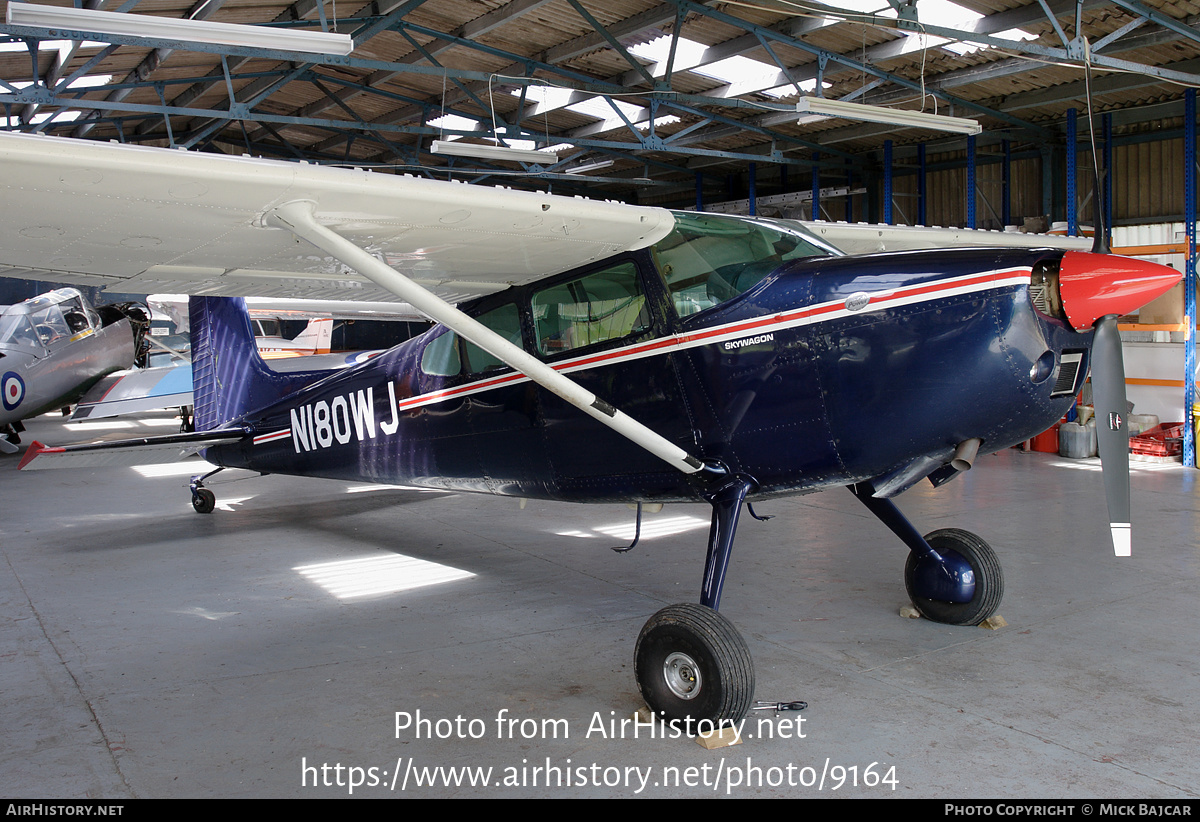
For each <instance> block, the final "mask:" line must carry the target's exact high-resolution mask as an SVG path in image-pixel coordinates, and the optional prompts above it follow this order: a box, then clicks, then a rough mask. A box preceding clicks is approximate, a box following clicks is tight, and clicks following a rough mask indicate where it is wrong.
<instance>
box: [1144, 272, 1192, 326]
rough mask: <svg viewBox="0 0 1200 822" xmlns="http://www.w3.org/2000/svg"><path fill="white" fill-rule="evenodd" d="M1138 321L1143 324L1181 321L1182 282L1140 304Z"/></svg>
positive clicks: (1170, 323)
mask: <svg viewBox="0 0 1200 822" xmlns="http://www.w3.org/2000/svg"><path fill="white" fill-rule="evenodd" d="M1138 322H1140V323H1142V324H1143V325H1178V324H1180V323H1181V322H1183V283H1182V282H1179V283H1176V284H1175V286H1174V288H1172V289H1171V290H1170V291H1168V292H1167V293H1166V294H1163V295H1162V296H1161V297H1158V298H1157V299H1154V300H1152V301H1150V302H1149V303H1147V304H1146V305H1144V306H1142V309H1141V311H1139V312H1138Z"/></svg>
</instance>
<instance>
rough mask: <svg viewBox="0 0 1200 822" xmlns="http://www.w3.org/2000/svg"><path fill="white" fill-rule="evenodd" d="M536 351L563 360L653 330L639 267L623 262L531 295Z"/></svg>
mask: <svg viewBox="0 0 1200 822" xmlns="http://www.w3.org/2000/svg"><path fill="white" fill-rule="evenodd" d="M533 327H534V329H535V332H536V338H537V346H538V351H540V352H541V353H542V354H544V355H553V354H559V353H562V352H563V351H571V350H573V349H575V348H581V347H583V346H585V345H593V344H595V343H601V342H605V341H607V340H615V339H620V338H621V337H627V336H629V335H630V334H634V333H636V332H638V331H645V330H646V329H648V328H649V327H650V312H649V311H648V310H647V308H646V295H645V294H644V293H643V292H642V284H641V280H640V279H639V278H638V270H637V266H636V265H635V264H634V263H633V262H624V263H619V264H617V265H614V266H611V267H609V268H605V269H602V270H600V271H594V272H592V273H591V274H587V275H585V276H583V277H579V278H577V279H574V280H571V281H569V282H565V283H559V284H558V285H553V286H550V287H549V288H544V289H542V290H541V291H538V292H537V293H535V294H534V295H533Z"/></svg>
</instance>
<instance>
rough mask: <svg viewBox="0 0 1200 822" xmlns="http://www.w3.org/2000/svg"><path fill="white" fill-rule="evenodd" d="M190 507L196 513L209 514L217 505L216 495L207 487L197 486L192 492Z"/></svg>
mask: <svg viewBox="0 0 1200 822" xmlns="http://www.w3.org/2000/svg"><path fill="white" fill-rule="evenodd" d="M192 507H193V508H195V509H196V513H197V514H211V513H212V512H213V509H214V508H216V507H217V495H216V494H214V493H213V492H212V491H209V490H208V489H207V488H197V489H196V490H195V491H193V492H192Z"/></svg>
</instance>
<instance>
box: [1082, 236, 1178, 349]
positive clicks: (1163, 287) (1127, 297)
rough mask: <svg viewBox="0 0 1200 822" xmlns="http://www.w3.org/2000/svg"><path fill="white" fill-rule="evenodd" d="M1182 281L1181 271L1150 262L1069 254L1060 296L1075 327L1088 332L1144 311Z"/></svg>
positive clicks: (1107, 255) (1088, 254) (1111, 255)
mask: <svg viewBox="0 0 1200 822" xmlns="http://www.w3.org/2000/svg"><path fill="white" fill-rule="evenodd" d="M1182 277H1183V273H1182V272H1180V271H1176V270H1175V269H1173V268H1171V267H1169V266H1165V265H1159V264H1158V263H1151V262H1147V261H1146V260H1135V259H1133V258H1132V257H1120V256H1117V255H1115V254H1096V253H1091V252H1086V251H1068V252H1066V253H1065V254H1063V258H1062V263H1061V264H1060V265H1059V294H1060V295H1061V297H1062V303H1063V308H1064V309H1065V310H1066V313H1067V320H1068V321H1069V322H1070V323H1071V327H1072V328H1074V329H1075V330H1076V331H1086V330H1087V329H1089V328H1091V327H1092V325H1093V324H1095V322H1096V320H1098V319H1100V318H1101V317H1104V316H1107V315H1109V314H1116V315H1121V314H1128V313H1129V312H1131V311H1134V310H1136V309H1138V308H1141V307H1142V306H1143V305H1145V304H1146V303H1148V302H1150V301H1151V300H1153V299H1154V298H1155V297H1157V296H1159V295H1160V294H1163V293H1164V292H1166V291H1167V290H1168V289H1169V288H1171V286H1173V285H1175V283H1177V282H1179V280H1180V279H1181V278H1182Z"/></svg>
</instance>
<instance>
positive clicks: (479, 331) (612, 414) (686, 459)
mask: <svg viewBox="0 0 1200 822" xmlns="http://www.w3.org/2000/svg"><path fill="white" fill-rule="evenodd" d="M315 205H316V204H315V203H314V202H312V201H311V200H297V201H294V202H291V203H286V204H284V205H281V206H279V207H278V208H276V209H274V210H273V211H271V212H269V213H268V214H267V215H266V219H265V222H266V224H267V225H270V226H274V227H277V228H283V229H286V230H288V231H290V232H292V233H293V234H295V235H296V236H297V237H300V238H301V239H304V240H307V241H308V242H310V243H312V244H313V245H315V246H316V247H317V248H319V249H321V250H322V251H324V252H325V253H326V254H330V255H332V256H333V257H334V258H335V259H337V260H339V261H340V262H342V263H345V264H346V265H347V266H349V267H350V268H353V269H354V270H355V271H357V272H358V273H359V274H361V275H363V276H364V277H366V278H367V279H369V280H371V281H372V282H374V283H375V284H376V285H378V286H380V287H381V288H385V289H387V290H388V291H390V292H392V293H393V294H395V295H396V296H398V297H399V298H400V299H402V300H404V301H405V302H407V303H408V304H409V305H412V306H413V307H414V308H416V309H417V310H418V311H420V312H421V313H422V314H425V315H426V316H427V317H429V318H430V319H432V320H433V321H434V322H438V323H441V324H442V325H444V326H446V327H447V328H449V329H451V330H452V331H454V332H455V333H457V334H460V335H462V336H463V337H465V338H466V339H468V340H470V341H471V342H473V343H475V345H477V346H479V347H480V348H482V349H483V350H484V351H487V352H488V353H489V354H491V355H493V356H495V357H498V358H499V359H500V360H501V361H502V362H503V363H504V364H505V365H508V366H509V367H510V368H513V369H515V370H516V371H519V372H521V373H522V374H524V375H525V376H527V377H529V379H531V380H533V381H534V382H535V383H537V384H538V385H540V386H542V387H543V388H545V389H546V390H547V391H551V392H553V393H555V394H557V395H558V396H560V397H562V398H563V399H564V400H566V401H567V402H569V403H571V405H573V406H575V407H576V408H578V409H579V410H580V411H583V412H584V413H585V414H587V415H589V416H591V417H594V418H595V419H596V420H598V421H600V422H601V423H603V424H604V425H607V426H608V427H609V428H611V429H612V430H614V431H616V432H617V433H618V434H620V435H621V436H623V437H625V438H626V439H628V440H630V441H631V442H633V443H634V444H636V445H639V446H641V447H642V448H644V449H646V450H647V451H649V452H650V453H651V454H654V456H656V457H658V458H660V459H662V460H663V461H665V462H667V463H668V464H670V465H671V466H672V467H673V468H677V469H678V470H680V471H682V472H683V473H685V474H697V473H698V472H700V471H704V470H706V469H709V470H716V469H713V468H712V467H710V466H707V465H705V463H703V462H701V461H700V460H699V459H697V458H696V457H693V456H692V455H691V454H689V453H688V452H687V451H684V450H683V449H682V448H680V447H679V446H677V445H675V444H674V443H672V442H671V441H670V440H668V439H666V438H665V437H663V436H661V435H659V434H657V433H655V432H654V431H652V430H651V429H649V428H647V427H646V426H644V425H642V424H641V423H640V422H637V421H636V420H634V419H633V418H632V417H630V416H628V415H626V414H624V413H622V412H621V411H618V410H617V409H616V408H613V407H612V406H611V405H609V404H608V403H606V402H605V401H604V400H602V399H600V398H599V397H597V396H596V395H595V394H593V393H592V392H591V391H588V390H587V389H585V388H583V387H582V386H581V385H579V384H578V383H576V382H575V381H574V380H571V379H569V378H567V377H564V376H563V375H562V374H560V373H559V372H557V371H555V370H554V369H553V368H551V367H550V366H548V365H546V364H545V363H544V362H542V361H541V360H539V359H537V358H536V357H533V356H532V355H530V354H528V353H527V352H526V351H525V349H523V348H520V347H519V346H516V345H513V344H512V343H511V342H509V341H508V340H506V339H504V338H503V337H501V336H500V335H499V334H497V333H496V332H494V331H492V330H491V329H490V328H488V327H486V326H485V325H483V324H482V323H480V322H479V321H477V320H475V319H473V318H471V317H468V316H467V315H466V314H464V313H463V312H461V311H459V310H458V309H457V308H455V307H454V306H452V305H450V304H449V303H447V302H446V301H445V300H443V299H441V298H440V297H437V296H436V295H434V294H431V293H430V292H429V291H427V290H425V289H424V288H422V287H421V286H419V285H417V284H416V283H414V282H413V281H412V280H410V279H408V278H407V277H405V276H404V275H403V274H401V273H400V272H398V271H396V270H395V269H394V268H392V267H391V266H389V265H387V264H385V263H383V262H381V261H380V260H378V259H377V258H375V257H374V256H372V255H371V254H369V253H367V252H366V251H364V250H362V249H361V248H359V247H358V246H357V245H355V244H354V243H352V242H350V241H349V240H347V239H346V238H345V237H342V236H341V235H340V234H337V233H336V232H334V231H332V230H330V229H328V228H326V227H325V226H323V225H320V224H319V223H318V222H317V220H316V215H315V214H314V206H315Z"/></svg>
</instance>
